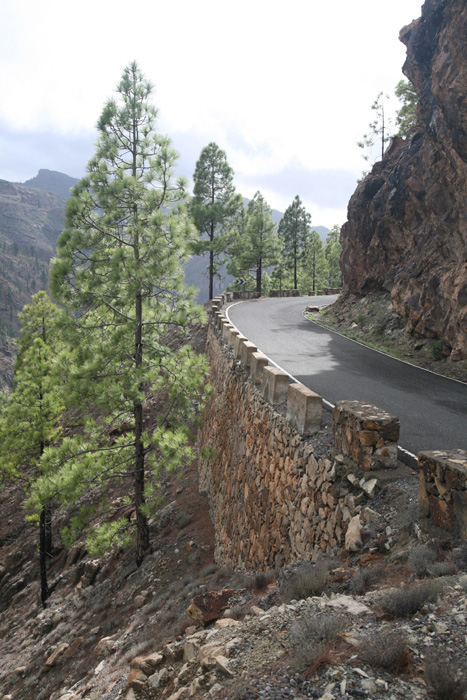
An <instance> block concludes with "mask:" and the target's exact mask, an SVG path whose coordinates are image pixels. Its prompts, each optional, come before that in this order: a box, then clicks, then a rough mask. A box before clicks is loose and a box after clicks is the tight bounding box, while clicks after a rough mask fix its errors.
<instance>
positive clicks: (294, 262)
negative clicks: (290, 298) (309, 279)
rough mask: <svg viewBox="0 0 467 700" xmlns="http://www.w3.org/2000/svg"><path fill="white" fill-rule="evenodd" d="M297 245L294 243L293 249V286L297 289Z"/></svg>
mask: <svg viewBox="0 0 467 700" xmlns="http://www.w3.org/2000/svg"><path fill="white" fill-rule="evenodd" d="M297 287H298V285H297V246H296V245H294V250H293V288H294V289H297Z"/></svg>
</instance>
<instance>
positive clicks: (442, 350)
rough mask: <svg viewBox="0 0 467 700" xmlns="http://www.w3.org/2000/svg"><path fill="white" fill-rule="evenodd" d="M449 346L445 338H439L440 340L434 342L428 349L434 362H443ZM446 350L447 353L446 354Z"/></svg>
mask: <svg viewBox="0 0 467 700" xmlns="http://www.w3.org/2000/svg"><path fill="white" fill-rule="evenodd" d="M450 347H451V344H450V343H449V342H448V341H447V340H446V338H441V339H440V340H435V342H434V343H433V345H432V346H431V348H430V352H431V356H432V358H433V359H434V360H444V359H445V358H446V355H449V352H450ZM446 350H447V351H448V352H446Z"/></svg>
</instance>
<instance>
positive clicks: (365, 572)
mask: <svg viewBox="0 0 467 700" xmlns="http://www.w3.org/2000/svg"><path fill="white" fill-rule="evenodd" d="M383 574H384V566H383V564H373V566H361V567H360V568H359V570H358V571H357V573H356V574H355V576H354V577H353V578H351V579H350V581H349V584H348V587H349V591H350V592H351V593H354V594H356V595H363V594H364V593H366V592H367V591H369V590H370V589H371V588H372V587H373V586H374V585H375V583H377V582H378V581H379V580H380V579H381V578H382V576H383Z"/></svg>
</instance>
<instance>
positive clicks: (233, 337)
mask: <svg viewBox="0 0 467 700" xmlns="http://www.w3.org/2000/svg"><path fill="white" fill-rule="evenodd" d="M238 335H240V331H239V330H238V328H230V329H229V345H230V347H231V348H232V349H233V348H234V347H235V344H236V342H237V336H238Z"/></svg>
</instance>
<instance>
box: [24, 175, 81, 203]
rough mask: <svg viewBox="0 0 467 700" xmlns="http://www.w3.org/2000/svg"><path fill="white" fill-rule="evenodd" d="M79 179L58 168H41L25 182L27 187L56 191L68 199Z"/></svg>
mask: <svg viewBox="0 0 467 700" xmlns="http://www.w3.org/2000/svg"><path fill="white" fill-rule="evenodd" d="M78 182H79V180H78V179H77V178H76V177H70V176H69V175H65V174H64V173H59V172H57V171H56V170H45V169H41V170H39V172H38V173H37V175H36V176H35V177H33V178H31V179H30V180H26V182H24V183H23V185H24V186H25V187H35V188H37V189H39V190H46V191H47V192H55V194H59V195H60V196H61V197H65V199H68V197H69V196H70V189H71V188H72V187H74V185H76V184H78Z"/></svg>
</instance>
